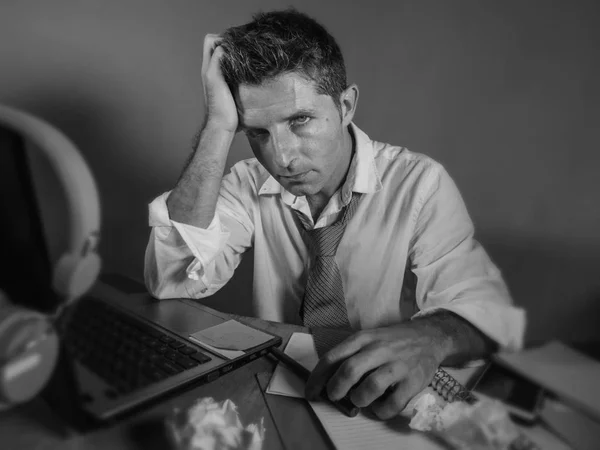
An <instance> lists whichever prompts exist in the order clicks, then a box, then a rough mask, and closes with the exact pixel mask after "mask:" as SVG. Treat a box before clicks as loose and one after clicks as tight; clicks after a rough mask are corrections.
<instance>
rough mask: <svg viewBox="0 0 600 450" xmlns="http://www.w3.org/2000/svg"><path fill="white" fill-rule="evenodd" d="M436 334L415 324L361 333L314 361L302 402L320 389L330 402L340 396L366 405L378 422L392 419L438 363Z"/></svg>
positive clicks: (440, 340) (440, 347) (440, 352)
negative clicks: (317, 361)
mask: <svg viewBox="0 0 600 450" xmlns="http://www.w3.org/2000/svg"><path fill="white" fill-rule="evenodd" d="M443 346H444V337H443V335H442V334H440V331H439V330H437V329H435V328H434V327H430V326H428V325H427V321H420V320H415V321H411V322H405V323H402V324H396V325H392V326H389V327H385V328H377V329H372V330H362V331H359V332H357V333H356V334H354V335H352V336H350V337H349V338H348V339H346V340H345V341H343V342H342V343H341V344H339V345H338V346H336V347H334V348H333V349H331V350H330V351H329V352H327V353H326V354H325V355H323V357H322V358H321V359H320V361H319V363H318V364H317V366H316V367H315V369H314V370H313V372H312V373H311V376H310V379H309V380H308V382H307V384H306V398H308V399H316V398H318V397H319V395H320V394H321V393H323V392H324V390H326V393H327V395H328V397H329V398H330V399H331V400H339V399H341V398H343V397H345V396H346V395H348V396H349V398H350V400H351V401H352V403H354V404H355V405H356V406H359V407H367V406H369V405H370V406H371V409H372V411H373V412H374V413H375V414H376V415H377V416H378V417H379V418H381V419H389V418H391V417H394V416H396V415H398V414H399V413H400V412H401V411H402V410H403V409H404V407H405V406H406V404H407V403H408V402H409V401H410V399H411V398H413V397H414V396H415V395H416V394H418V393H419V392H420V391H421V390H423V389H424V388H425V387H427V385H428V384H429V383H430V381H431V380H432V378H433V375H434V374H435V372H436V370H437V368H438V366H439V365H440V364H441V362H442V361H443V360H444V358H445V355H444V349H443Z"/></svg>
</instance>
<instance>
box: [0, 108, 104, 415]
mask: <svg viewBox="0 0 600 450" xmlns="http://www.w3.org/2000/svg"><path fill="white" fill-rule="evenodd" d="M0 127H3V128H7V129H10V130H12V131H14V132H16V133H17V134H19V135H20V136H21V138H22V139H23V140H24V142H25V145H26V147H27V149H29V148H32V149H35V150H34V151H41V152H42V153H44V154H45V157H46V158H47V160H48V161H49V163H50V165H51V166H52V169H53V170H54V171H55V172H56V174H57V175H58V178H59V180H60V182H61V184H62V187H63V188H64V189H63V191H64V192H65V193H66V197H67V203H68V214H69V227H68V228H69V240H68V248H67V249H66V251H65V252H64V253H63V254H62V255H61V256H60V257H59V258H58V260H57V263H56V264H55V265H54V267H53V271H52V272H53V273H52V290H53V291H54V293H55V294H56V295H57V296H58V297H59V299H60V302H61V303H60V307H59V308H58V310H57V312H56V313H54V314H53V315H45V314H42V313H40V312H37V311H33V310H31V309H28V308H25V307H23V306H18V305H16V304H14V303H12V302H11V301H10V299H9V298H8V295H7V294H6V293H4V292H3V291H2V287H1V286H0V410H3V409H8V408H10V407H12V406H14V405H16V404H19V403H22V402H25V401H27V400H29V399H31V398H33V397H34V396H35V395H37V394H38V393H39V392H40V391H41V390H42V389H43V387H44V386H45V384H46V382H47V381H48V380H49V378H50V376H51V375H52V372H53V370H54V367H55V366H56V362H57V359H58V347H59V338H58V333H57V330H56V328H55V326H54V319H55V318H56V316H57V315H58V313H59V312H60V311H61V310H62V308H64V307H65V306H67V305H70V304H72V303H74V302H75V301H76V300H77V299H78V298H79V297H81V296H82V295H83V294H85V293H86V292H87V291H88V290H89V289H90V288H91V286H92V285H93V284H94V282H95V281H96V278H97V277H98V274H99V273H100V266H101V262H100V257H99V256H98V254H97V253H96V247H97V245H98V240H99V234H100V202H99V196H98V190H97V188H96V184H95V182H94V178H93V176H92V173H91V172H90V170H89V168H88V166H87V164H86V163H85V161H84V159H83V157H82V156H81V155H80V153H79V151H78V150H77V148H76V147H75V146H74V145H73V143H71V141H69V140H68V139H67V138H66V136H65V135H63V134H62V133H61V132H60V131H58V130H57V129H56V128H54V127H53V126H52V125H50V124H49V123H47V122H45V121H43V120H40V119H39V118H37V117H34V116H32V115H30V114H27V113H25V112H23V111H20V110H17V109H14V108H11V107H8V106H4V105H0ZM2 150H3V149H2V148H0V151H2ZM1 172H2V169H1V168H0V176H1Z"/></svg>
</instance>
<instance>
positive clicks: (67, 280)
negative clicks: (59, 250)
mask: <svg viewBox="0 0 600 450" xmlns="http://www.w3.org/2000/svg"><path fill="white" fill-rule="evenodd" d="M101 266H102V264H101V261H100V257H99V256H98V255H97V254H96V253H94V252H89V253H88V254H87V255H86V256H84V257H82V258H79V257H76V256H74V255H73V254H69V253H66V254H64V255H63V256H61V258H60V259H59V260H58V263H57V264H56V267H55V270H54V280H53V282H54V290H55V291H56V292H57V293H58V294H60V295H62V296H64V297H65V298H66V301H67V302H71V301H73V300H76V299H78V298H79V297H81V296H82V295H83V294H85V293H86V292H87V291H88V290H89V289H90V288H91V287H92V285H93V284H94V282H95V281H96V279H97V278H98V275H99V274H100V268H101Z"/></svg>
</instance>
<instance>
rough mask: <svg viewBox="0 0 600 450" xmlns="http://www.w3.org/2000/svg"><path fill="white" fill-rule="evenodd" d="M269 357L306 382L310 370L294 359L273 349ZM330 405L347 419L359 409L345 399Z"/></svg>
mask: <svg viewBox="0 0 600 450" xmlns="http://www.w3.org/2000/svg"><path fill="white" fill-rule="evenodd" d="M271 355H273V356H274V357H275V358H276V359H277V360H279V361H280V362H282V363H283V364H284V365H285V366H286V367H288V368H289V369H290V370H291V371H292V372H294V373H295V374H296V375H298V376H299V377H300V378H302V379H303V380H304V381H307V380H308V377H309V376H310V370H308V369H307V368H306V367H304V366H303V365H302V364H300V363H299V362H298V361H296V360H295V359H294V358H291V357H290V356H288V355H286V354H285V353H284V352H282V351H281V350H279V349H278V348H275V347H273V348H272V349H271ZM323 397H325V398H327V396H326V395H323ZM331 403H332V404H333V405H334V406H335V407H336V408H337V409H339V410H340V411H341V412H343V413H344V414H346V415H347V416H348V417H356V416H357V415H358V413H359V412H360V408H359V407H357V406H355V405H354V404H353V403H352V402H351V401H350V399H349V398H347V397H344V398H343V399H341V400H339V401H331Z"/></svg>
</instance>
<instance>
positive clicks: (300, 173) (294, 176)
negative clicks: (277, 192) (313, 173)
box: [281, 170, 310, 181]
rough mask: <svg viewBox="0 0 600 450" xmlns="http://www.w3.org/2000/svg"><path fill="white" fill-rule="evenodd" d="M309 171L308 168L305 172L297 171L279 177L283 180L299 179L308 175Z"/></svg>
mask: <svg viewBox="0 0 600 450" xmlns="http://www.w3.org/2000/svg"><path fill="white" fill-rule="evenodd" d="M309 172H310V170H307V171H306V172H299V173H296V174H294V175H281V178H283V179H284V180H288V181H300V180H302V179H303V178H304V177H305V176H306V175H308V173H309Z"/></svg>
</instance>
